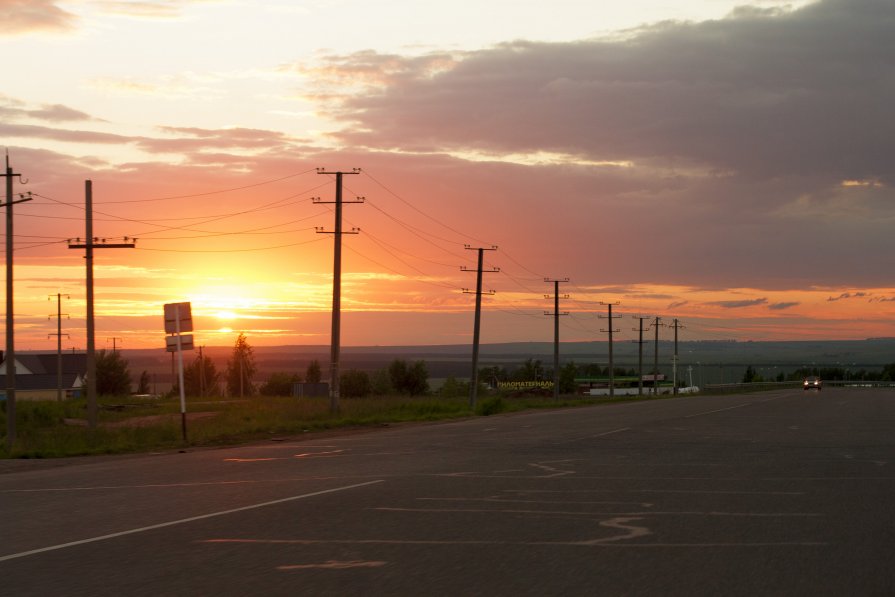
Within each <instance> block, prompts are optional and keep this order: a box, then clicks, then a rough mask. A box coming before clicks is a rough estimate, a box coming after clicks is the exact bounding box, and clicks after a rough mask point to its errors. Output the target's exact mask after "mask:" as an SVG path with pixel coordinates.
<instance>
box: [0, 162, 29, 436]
mask: <svg viewBox="0 0 895 597" xmlns="http://www.w3.org/2000/svg"><path fill="white" fill-rule="evenodd" d="M3 176H4V177H6V203H4V204H3V205H0V207H5V208H6V355H5V356H6V445H7V447H9V449H10V450H12V445H13V443H14V442H15V441H16V345H15V342H14V341H13V336H14V334H15V311H14V310H13V290H12V280H13V275H12V270H13V267H12V252H13V230H12V206H13V205H15V204H16V203H24V202H25V201H31V193H26V194H22V195H19V198H18V199H13V198H12V179H13V177H16V176H18V177H19V179H21V178H22V175H21V174H18V173H16V172H13V171H12V168H11V167H10V166H9V153H7V154H6V172H5V173H4V174H3Z"/></svg>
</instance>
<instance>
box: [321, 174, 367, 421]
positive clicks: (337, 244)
mask: <svg viewBox="0 0 895 597" xmlns="http://www.w3.org/2000/svg"><path fill="white" fill-rule="evenodd" d="M359 173H360V168H354V169H353V170H352V171H351V172H326V171H325V169H323V168H317V174H330V175H331V174H335V175H336V200H335V201H321V200H320V197H315V198H314V199H313V202H314V203H324V204H325V203H334V204H335V206H336V210H335V211H336V225H335V230H333V231H332V232H327V231H326V230H324V229H323V228H317V233H318V234H332V235H333V238H334V240H333V312H332V336H331V346H330V369H329V372H330V388H329V410H330V412H331V413H332V414H334V415H335V414H338V412H339V353H340V350H341V347H340V342H341V335H342V329H341V325H342V235H343V234H357V233H358V232H360V231H359V230H358V229H357V228H352V229H351V230H349V231H344V230H342V204H343V203H363V202H364V198H363V197H358V198H357V199H356V200H355V201H347V202H344V201H342V176H343V175H345V174H359Z"/></svg>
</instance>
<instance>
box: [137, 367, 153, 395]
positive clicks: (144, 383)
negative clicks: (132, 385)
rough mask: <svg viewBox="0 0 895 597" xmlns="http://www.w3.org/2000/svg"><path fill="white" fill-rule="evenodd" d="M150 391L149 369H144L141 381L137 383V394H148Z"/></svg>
mask: <svg viewBox="0 0 895 597" xmlns="http://www.w3.org/2000/svg"><path fill="white" fill-rule="evenodd" d="M149 392H150V387H149V371H146V370H145V369H144V370H143V373H141V374H140V381H139V383H138V384H137V394H148V393H149Z"/></svg>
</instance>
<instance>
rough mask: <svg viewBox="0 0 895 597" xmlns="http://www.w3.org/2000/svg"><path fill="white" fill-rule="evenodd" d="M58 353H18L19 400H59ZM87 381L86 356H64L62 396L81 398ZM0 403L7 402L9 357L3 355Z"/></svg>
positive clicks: (77, 354)
mask: <svg viewBox="0 0 895 597" xmlns="http://www.w3.org/2000/svg"><path fill="white" fill-rule="evenodd" d="M58 356H59V355H58V354H57V353H46V354H36V353H21V352H20V353H16V357H15V359H16V362H15V368H16V399H17V400H56V398H57V394H58V392H57V389H58V383H59V379H58V377H57V366H58V365H57V363H58V361H57V358H58ZM86 380H87V355H86V354H84V353H62V397H63V398H78V397H80V396H81V392H82V390H83V388H84V385H85V382H86ZM0 400H6V358H5V357H3V355H2V354H0Z"/></svg>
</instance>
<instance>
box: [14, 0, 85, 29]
mask: <svg viewBox="0 0 895 597" xmlns="http://www.w3.org/2000/svg"><path fill="white" fill-rule="evenodd" d="M58 4H59V2H55V1H54V0H0V14H2V15H3V18H2V20H0V35H19V34H24V33H31V32H34V31H67V30H70V29H73V28H74V25H75V22H76V20H77V19H76V17H75V15H73V14H72V13H70V12H68V11H65V10H63V9H61V8H59V6H58Z"/></svg>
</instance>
